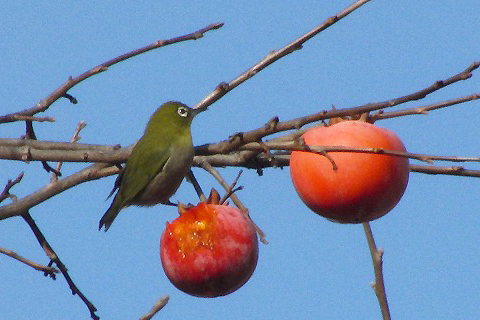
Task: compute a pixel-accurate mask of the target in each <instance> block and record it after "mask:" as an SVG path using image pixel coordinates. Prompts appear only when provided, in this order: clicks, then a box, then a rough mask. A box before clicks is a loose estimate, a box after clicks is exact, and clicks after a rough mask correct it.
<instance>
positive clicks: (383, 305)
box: [363, 222, 391, 320]
mask: <svg viewBox="0 0 480 320" xmlns="http://www.w3.org/2000/svg"><path fill="white" fill-rule="evenodd" d="M363 229H364V230H365V235H366V236H367V242H368V247H369V248H370V254H371V255H372V262H373V270H374V272H375V282H374V283H373V284H372V287H373V289H374V290H375V295H376V296H377V299H378V303H379V304H380V310H381V311H382V316H383V320H390V319H391V318H390V310H389V309H388V301H387V294H386V292H385V284H384V282H383V249H381V248H380V249H377V246H376V244H375V239H374V238H373V232H372V229H371V228H370V224H369V223H368V222H363Z"/></svg>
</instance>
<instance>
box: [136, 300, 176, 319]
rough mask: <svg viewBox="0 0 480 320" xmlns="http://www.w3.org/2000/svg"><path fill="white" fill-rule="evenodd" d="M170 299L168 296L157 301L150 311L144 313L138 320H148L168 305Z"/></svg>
mask: <svg viewBox="0 0 480 320" xmlns="http://www.w3.org/2000/svg"><path fill="white" fill-rule="evenodd" d="M169 299H170V297H169V296H164V297H162V298H160V299H158V300H157V302H156V303H155V304H154V305H153V307H152V309H151V310H150V311H149V312H148V313H146V314H145V315H144V316H142V317H140V320H150V319H152V318H153V316H154V315H156V314H157V312H158V311H160V310H162V309H163V307H165V306H166V305H167V303H168V300H169Z"/></svg>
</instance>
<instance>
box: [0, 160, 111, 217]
mask: <svg viewBox="0 0 480 320" xmlns="http://www.w3.org/2000/svg"><path fill="white" fill-rule="evenodd" d="M118 172H119V169H118V168H117V167H116V166H110V165H108V164H102V163H100V164H94V165H91V166H89V167H87V168H85V169H83V170H81V171H79V172H77V173H74V174H72V175H71V176H68V177H66V178H64V179H61V180H58V181H57V182H55V183H50V184H48V185H47V186H45V187H43V188H41V189H39V190H37V191H36V192H34V193H32V194H30V195H28V196H25V197H23V198H21V199H18V200H17V201H15V202H14V203H12V204H8V205H5V206H2V207H0V220H3V219H6V218H9V217H13V216H19V215H22V214H23V213H24V212H25V211H26V210H28V209H29V208H32V207H34V206H36V205H37V204H39V203H42V202H43V201H45V200H47V199H50V198H51V197H53V196H55V195H57V194H59V193H61V192H63V191H65V190H68V189H70V188H71V187H74V186H76V185H78V184H80V183H82V182H86V181H91V180H96V179H100V178H102V177H107V176H111V175H114V174H117V173H118Z"/></svg>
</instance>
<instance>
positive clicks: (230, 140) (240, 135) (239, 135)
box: [228, 132, 244, 142]
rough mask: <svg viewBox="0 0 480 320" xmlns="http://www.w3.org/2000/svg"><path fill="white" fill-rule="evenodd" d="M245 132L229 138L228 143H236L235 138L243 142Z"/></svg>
mask: <svg viewBox="0 0 480 320" xmlns="http://www.w3.org/2000/svg"><path fill="white" fill-rule="evenodd" d="M243 134H244V133H243V132H236V133H234V134H232V135H231V136H230V137H228V142H234V141H235V138H238V139H239V140H240V142H242V141H243Z"/></svg>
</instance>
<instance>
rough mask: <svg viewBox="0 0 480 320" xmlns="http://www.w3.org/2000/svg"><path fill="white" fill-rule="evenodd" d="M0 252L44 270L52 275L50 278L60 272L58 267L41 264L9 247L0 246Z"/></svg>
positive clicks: (53, 277) (46, 273) (36, 268)
mask: <svg viewBox="0 0 480 320" xmlns="http://www.w3.org/2000/svg"><path fill="white" fill-rule="evenodd" d="M0 253H3V254H6V255H7V256H9V257H11V258H13V259H15V260H18V261H20V262H22V263H24V264H26V265H27V266H29V267H32V268H33V269H35V270H38V271H42V272H43V273H44V274H45V275H48V276H50V278H52V279H54V280H55V278H56V275H55V273H58V272H59V271H58V270H57V269H55V268H53V267H47V266H44V265H41V264H39V263H36V262H33V261H32V260H29V259H27V258H24V257H22V256H21V255H19V254H18V253H16V252H14V251H12V250H8V249H5V248H2V247H0Z"/></svg>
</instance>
